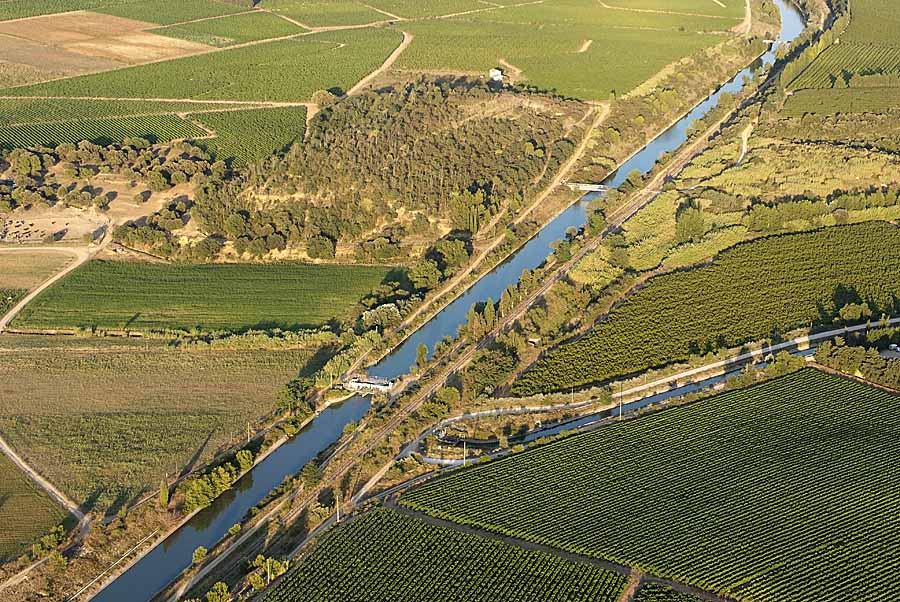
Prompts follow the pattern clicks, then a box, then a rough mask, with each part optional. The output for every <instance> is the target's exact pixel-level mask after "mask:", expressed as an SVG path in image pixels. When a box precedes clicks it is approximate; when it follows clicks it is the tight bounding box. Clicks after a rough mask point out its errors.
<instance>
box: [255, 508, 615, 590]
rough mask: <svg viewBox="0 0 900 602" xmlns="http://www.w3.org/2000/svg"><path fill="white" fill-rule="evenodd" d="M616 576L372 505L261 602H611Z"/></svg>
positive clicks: (333, 534)
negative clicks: (494, 601)
mask: <svg viewBox="0 0 900 602" xmlns="http://www.w3.org/2000/svg"><path fill="white" fill-rule="evenodd" d="M624 585H625V578H624V577H623V576H621V575H619V574H617V573H613V572H611V571H607V570H604V569H601V568H599V567H595V566H593V565H590V564H586V563H585V564H576V563H572V562H568V561H566V560H563V559H561V558H558V557H556V556H552V555H550V554H546V553H543V552H536V551H530V550H524V549H522V548H518V547H514V546H511V545H509V544H505V543H501V542H497V541H491V540H487V539H482V538H480V537H478V536H475V535H469V534H466V533H461V532H459V531H455V530H452V529H449V528H446V527H439V526H434V525H429V524H427V523H425V522H424V521H421V520H419V519H416V518H411V517H408V516H404V515H403V514H400V513H398V512H395V511H393V510H388V509H377V510H373V511H371V512H369V513H368V514H366V515H365V516H363V517H360V518H357V519H355V520H353V521H351V522H350V523H349V524H347V525H345V526H343V527H340V528H339V529H336V530H334V531H332V532H331V533H330V534H328V535H327V536H325V537H324V539H323V541H321V542H320V543H318V544H317V545H316V546H315V548H314V549H313V551H312V552H311V553H310V554H309V555H308V556H306V557H305V558H304V559H303V561H302V562H301V563H300V564H299V565H298V566H296V568H294V569H292V570H291V572H290V573H289V574H288V575H287V576H286V577H285V578H284V579H283V580H282V581H281V582H280V583H279V584H278V586H277V587H275V588H274V589H273V590H272V591H270V592H267V593H266V594H265V596H264V597H263V598H262V600H263V602H295V601H296V602H300V601H301V600H302V601H303V602H330V601H332V600H341V601H342V602H370V601H371V602H376V601H381V600H392V601H396V602H412V601H418V600H456V601H459V602H474V601H476V600H504V601H506V602H517V601H522V602H525V601H530V600H544V601H547V602H556V601H559V602H563V601H566V602H578V601H584V602H587V601H591V602H613V601H614V600H616V599H617V597H618V596H619V593H620V592H621V590H622V589H623V587H624Z"/></svg>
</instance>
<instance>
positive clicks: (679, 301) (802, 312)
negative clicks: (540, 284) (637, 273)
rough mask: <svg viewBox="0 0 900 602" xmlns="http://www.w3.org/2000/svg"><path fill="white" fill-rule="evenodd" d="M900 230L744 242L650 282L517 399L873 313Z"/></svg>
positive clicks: (546, 361)
mask: <svg viewBox="0 0 900 602" xmlns="http://www.w3.org/2000/svg"><path fill="white" fill-rule="evenodd" d="M897 245H900V229H897V228H895V227H894V226H891V225H888V224H886V223H883V222H873V223H863V224H858V225H853V226H844V227H835V228H826V229H824V230H820V231H816V232H810V233H803V234H790V235H783V236H775V237H771V238H766V239H761V240H758V241H755V242H750V243H746V244H741V245H739V246H737V247H734V248H732V249H730V250H728V251H725V252H724V253H722V254H721V255H720V256H719V257H718V258H717V259H716V260H715V262H714V263H713V265H710V266H707V267H702V268H697V269H694V270H690V271H687V272H679V273H673V274H666V275H663V276H660V277H657V278H654V279H653V280H651V281H650V282H649V283H648V284H647V285H646V287H645V288H643V289H641V290H639V291H637V292H636V293H635V294H634V295H633V296H631V297H630V298H629V299H628V300H627V301H625V302H624V303H622V304H621V305H620V306H619V307H617V308H615V309H614V310H613V311H612V312H611V313H610V314H609V316H608V318H607V319H605V320H604V321H602V322H600V323H598V324H597V325H596V326H595V327H594V329H593V330H592V331H591V332H590V334H588V335H587V336H585V337H584V338H582V339H580V340H578V341H576V342H573V343H568V344H565V345H563V346H562V347H560V348H558V349H556V350H554V351H552V352H550V353H549V354H548V355H547V356H546V357H544V358H543V359H541V360H539V361H538V363H537V364H536V365H535V366H534V367H533V368H531V369H530V370H528V371H527V372H526V373H525V374H524V375H523V376H522V378H521V379H520V380H519V381H517V382H516V384H515V385H514V387H513V390H514V391H515V392H516V393H517V394H519V395H531V394H534V393H538V392H550V391H562V390H569V388H571V387H578V386H581V385H587V384H590V383H596V382H601V381H604V380H606V379H609V378H612V377H616V376H622V375H626V374H633V373H637V372H641V371H643V370H646V369H648V368H654V367H660V366H665V365H668V364H671V363H675V362H679V361H684V360H687V359H688V358H689V357H691V356H692V355H696V354H704V353H707V352H710V351H716V350H720V349H727V348H732V347H737V346H739V345H742V344H744V343H749V342H752V341H757V340H760V339H768V338H773V337H775V336H778V334H779V333H786V332H789V331H790V330H792V329H795V328H800V327H804V326H810V325H811V324H823V325H829V324H831V323H832V320H833V318H834V317H835V316H836V315H837V312H838V310H839V309H840V308H841V307H842V306H843V305H845V304H847V303H851V302H853V303H858V302H860V300H862V299H864V300H866V301H867V302H868V303H869V304H870V305H871V306H872V310H873V311H874V312H875V315H876V316H877V315H880V313H879V312H882V311H885V312H888V313H891V312H892V311H895V310H896V309H898V308H897V307H895V303H896V299H897V298H898V297H900V284H898V283H897V279H896V278H895V275H896V274H897V273H898V271H900V257H898V256H897V255H896V254H895V253H893V252H891V251H889V249H893V248H896V246H897Z"/></svg>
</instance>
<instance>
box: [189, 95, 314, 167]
mask: <svg viewBox="0 0 900 602" xmlns="http://www.w3.org/2000/svg"><path fill="white" fill-rule="evenodd" d="M193 117H194V118H195V119H198V120H200V121H201V122H202V123H203V124H204V125H205V126H206V127H208V128H210V129H212V130H213V131H214V132H216V136H215V138H211V139H208V140H197V141H195V144H197V145H198V146H200V147H201V148H203V149H204V150H206V151H207V152H209V153H211V154H212V155H213V156H214V157H215V158H216V159H219V160H222V161H230V162H233V163H237V164H243V163H249V162H251V161H258V160H261V159H265V158H266V157H269V156H271V155H272V154H273V153H275V152H277V151H281V150H283V149H285V148H286V147H288V146H290V145H291V144H293V143H294V142H297V141H298V140H303V134H304V132H305V131H306V107H302V106H298V107H276V108H271V109H252V110H247V111H226V112H214V113H202V114H199V115H194V116H193Z"/></svg>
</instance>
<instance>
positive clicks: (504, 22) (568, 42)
mask: <svg viewBox="0 0 900 602" xmlns="http://www.w3.org/2000/svg"><path fill="white" fill-rule="evenodd" d="M710 4H711V5H712V6H713V7H715V4H713V3H710ZM710 12H712V11H710ZM735 23H736V21H734V20H732V19H721V18H713V17H702V16H684V15H671V14H656V13H653V14H648V13H635V12H630V11H618V10H611V9H605V8H602V7H598V6H597V4H596V3H592V2H587V1H586V0H565V1H563V2H554V3H544V4H534V5H529V6H521V7H513V8H508V9H503V10H496V11H486V12H479V13H475V14H472V15H465V16H461V17H456V18H453V19H441V20H426V21H420V22H412V23H405V24H403V28H404V30H406V31H409V32H410V33H412V34H413V35H414V36H415V39H414V40H413V43H412V44H411V45H410V47H409V48H408V49H407V50H406V52H404V53H403V55H401V57H400V59H399V61H398V62H397V67H398V68H399V69H406V70H427V71H442V70H443V71H446V70H451V71H467V72H476V73H486V72H487V71H488V70H489V69H490V68H491V67H495V66H498V65H502V64H503V62H505V63H507V72H508V73H510V74H515V70H516V69H520V70H521V71H522V74H521V76H519V78H524V79H526V80H527V81H528V83H530V84H533V85H536V86H540V87H543V88H550V89H556V90H557V91H559V92H560V93H563V94H566V95H570V96H574V97H578V98H584V99H591V100H606V99H608V98H609V96H610V94H611V92H612V91H616V92H617V93H623V92H626V91H628V90H631V89H632V88H634V87H635V86H637V85H638V84H640V83H641V82H643V81H644V80H646V79H647V78H649V77H650V76H652V75H653V74H655V73H656V72H658V71H659V70H660V69H662V68H663V67H664V66H665V65H667V64H669V63H671V62H672V61H674V60H677V59H679V58H681V57H683V56H686V55H689V54H692V53H694V52H696V51H698V50H700V49H702V48H706V47H708V46H713V45H715V44H717V43H718V42H720V41H721V39H722V38H721V36H719V35H714V34H712V33H698V32H702V31H715V30H722V29H727V28H729V27H731V26H733V25H735ZM647 27H652V28H654V29H661V30H665V31H661V32H659V33H658V34H657V35H654V36H647V31H646V28H647ZM680 30H681V31H680ZM626 49H627V51H626ZM501 61H503V62H501ZM509 65H511V66H512V67H509Z"/></svg>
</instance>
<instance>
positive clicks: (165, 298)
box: [13, 260, 390, 331]
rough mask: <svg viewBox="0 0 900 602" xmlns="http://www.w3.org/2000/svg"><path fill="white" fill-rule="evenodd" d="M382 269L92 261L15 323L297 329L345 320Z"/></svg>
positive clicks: (52, 326)
mask: <svg viewBox="0 0 900 602" xmlns="http://www.w3.org/2000/svg"><path fill="white" fill-rule="evenodd" d="M389 271H390V268H387V267H366V266H328V265H322V266H318V265H308V264H300V263H281V264H265V265H239V264H206V265H172V264H153V263H139V262H118V261H102V260H99V261H91V262H90V263H88V264H86V265H84V266H82V267H80V268H79V269H77V270H75V271H74V272H72V273H71V274H69V275H68V276H66V278H64V279H63V280H61V281H60V282H58V283H57V284H55V285H54V286H52V287H51V288H49V289H48V290H46V291H44V292H43V293H42V294H41V295H40V296H39V297H38V298H37V299H35V300H34V301H33V302H32V303H31V304H29V305H28V307H26V308H25V310H23V312H22V313H21V314H20V315H19V316H18V317H17V318H16V320H15V321H14V322H13V326H14V327H16V328H29V329H59V328H98V329H113V330H119V329H127V330H137V331H140V330H167V329H179V330H192V329H199V330H203V331H211V330H232V331H242V330H246V329H250V328H281V329H286V330H287V329H291V330H292V329H298V328H309V327H316V326H320V325H322V324H324V323H325V322H327V321H329V320H331V319H340V318H342V317H345V315H346V314H347V312H349V311H350V309H351V308H352V307H353V306H354V305H355V304H356V303H358V302H359V300H360V299H361V298H362V297H363V296H364V295H366V294H367V293H368V292H370V291H371V290H372V289H374V288H375V287H376V286H378V285H379V284H380V283H381V282H382V281H383V280H384V278H385V277H386V276H387V274H388V273H389Z"/></svg>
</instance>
